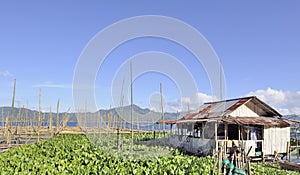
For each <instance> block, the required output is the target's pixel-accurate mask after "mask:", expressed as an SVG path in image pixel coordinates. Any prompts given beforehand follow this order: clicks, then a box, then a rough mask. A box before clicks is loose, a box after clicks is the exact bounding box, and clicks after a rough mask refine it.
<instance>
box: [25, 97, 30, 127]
mask: <svg viewBox="0 0 300 175" xmlns="http://www.w3.org/2000/svg"><path fill="white" fill-rule="evenodd" d="M25 123H26V126H28V125H29V121H28V101H27V102H26V112H25Z"/></svg>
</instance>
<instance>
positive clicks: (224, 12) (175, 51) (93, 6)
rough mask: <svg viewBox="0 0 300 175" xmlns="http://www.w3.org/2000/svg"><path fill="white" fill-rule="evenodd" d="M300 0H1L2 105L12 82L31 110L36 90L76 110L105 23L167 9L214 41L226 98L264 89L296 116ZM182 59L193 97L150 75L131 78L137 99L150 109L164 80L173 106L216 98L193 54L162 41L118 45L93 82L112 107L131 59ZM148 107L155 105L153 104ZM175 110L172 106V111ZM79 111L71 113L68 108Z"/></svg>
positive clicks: (102, 102) (47, 101)
mask: <svg viewBox="0 0 300 175" xmlns="http://www.w3.org/2000/svg"><path fill="white" fill-rule="evenodd" d="M299 8H300V2H298V1H296V0H294V1H293V0H290V1H277V2H274V1H264V2H261V1H251V2H240V1H226V2H217V1H215V2H204V1H163V2H161V1H126V2H123V1H109V2H108V1H106V2H104V1H87V2H86V1H71V0H70V1H43V2H41V1H1V2H0V25H1V27H0V60H1V62H0V99H1V100H0V106H4V105H5V106H7V105H10V104H11V97H12V84H13V79H15V78H16V79H17V91H16V98H17V101H19V103H20V105H21V106H23V105H24V106H26V103H27V102H28V105H29V108H32V109H35V108H36V107H37V104H38V93H39V88H40V87H41V88H42V92H43V97H42V104H43V106H42V108H43V109H44V110H48V108H49V106H50V105H52V106H55V103H56V101H57V99H58V98H60V101H61V107H62V110H66V109H68V108H69V107H73V102H72V81H73V75H74V70H75V68H76V64H77V60H78V58H79V56H80V54H81V52H82V51H83V49H84V48H85V46H86V44H87V43H88V42H89V41H90V40H91V39H92V37H93V36H94V35H96V34H97V33H98V32H99V31H101V30H103V29H104V28H105V27H107V26H109V25H111V24H113V23H115V22H117V21H119V20H122V19H126V18H130V17H134V16H141V15H163V16H168V17H172V18H176V19H178V20H181V21H184V22H185V23H187V24H189V25H191V26H193V27H194V28H196V29H197V30H198V31H199V32H201V33H202V35H203V36H204V37H205V38H206V39H207V40H208V41H209V42H210V44H211V45H212V47H213V48H214V50H215V52H216V53H217V55H218V56H219V58H220V60H221V62H222V65H223V70H224V73H225V77H226V98H235V97H241V96H245V95H258V96H259V97H260V98H262V99H263V100H264V101H266V102H267V103H270V104H271V105H272V106H274V107H275V108H276V109H277V110H279V111H280V112H282V113H300V107H299V105H298V104H300V89H299V87H300V82H299V80H298V79H299V78H298V75H299V74H300V69H299V65H300V59H299V58H300V43H299V41H300V23H299V19H300V11H299ZM152 50H155V51H159V52H164V53H169V54H171V55H173V56H176V57H177V58H178V60H179V61H180V62H182V63H183V64H184V65H185V66H186V67H188V69H189V70H190V72H191V73H192V75H193V76H194V78H195V80H196V83H197V85H198V90H199V93H198V94H197V95H196V96H195V97H181V96H180V94H179V92H178V87H176V83H174V82H173V81H172V80H170V79H169V78H167V77H166V76H164V75H162V74H158V73H147V74H144V75H143V76H140V77H138V78H137V79H136V80H135V83H134V93H135V96H134V101H135V103H136V104H138V105H140V106H142V107H149V101H150V100H149V99H151V95H153V94H155V93H157V92H159V83H160V82H162V83H163V91H164V96H165V100H166V102H167V104H169V108H167V109H169V110H175V108H174V107H176V105H174V106H172V104H174V103H176V102H178V101H180V100H178V99H184V100H185V101H186V102H187V103H191V105H192V104H193V100H197V101H201V102H203V101H207V100H210V99H212V97H211V95H212V94H211V89H210V84H209V80H208V77H207V75H206V73H205V71H204V69H203V66H202V65H201V64H199V63H197V62H195V59H194V58H193V55H192V54H191V53H189V52H188V51H187V50H186V49H184V48H182V47H181V46H180V45H178V44H176V43H172V42H170V41H166V40H163V39H159V38H142V39H136V40H133V41H130V42H127V43H124V44H123V45H121V46H119V47H118V48H117V49H115V50H114V51H113V52H112V53H111V54H110V55H109V56H108V57H107V58H106V60H105V62H104V63H103V65H102V67H101V68H100V70H99V72H98V76H97V79H96V80H95V82H96V83H95V84H96V89H95V94H96V100H97V105H98V106H99V107H100V108H109V106H110V104H111V103H112V101H111V98H110V96H109V95H107V94H109V90H110V87H111V82H112V79H113V77H114V74H115V72H116V71H117V70H118V67H119V66H121V65H122V63H123V62H124V61H126V59H128V58H130V57H132V56H133V55H135V54H138V53H140V52H146V51H152ZM150 107H151V106H150ZM172 107H173V108H172ZM72 110H73V109H72Z"/></svg>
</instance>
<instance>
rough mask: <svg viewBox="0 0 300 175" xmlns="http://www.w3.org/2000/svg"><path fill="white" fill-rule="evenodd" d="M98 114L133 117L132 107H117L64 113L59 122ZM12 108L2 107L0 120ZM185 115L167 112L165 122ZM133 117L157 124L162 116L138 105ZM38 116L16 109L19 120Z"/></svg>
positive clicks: (46, 117) (44, 118)
mask: <svg viewBox="0 0 300 175" xmlns="http://www.w3.org/2000/svg"><path fill="white" fill-rule="evenodd" d="M98 113H100V116H108V115H111V116H114V117H115V116H117V117H119V116H121V117H122V118H123V119H125V120H127V121H129V120H130V116H131V106H125V107H123V108H121V107H117V108H112V109H108V110H103V109H101V110H99V111H97V112H94V113H91V112H87V113H86V114H84V113H66V112H62V113H59V114H58V116H59V120H62V119H63V118H66V117H68V118H69V119H68V121H69V122H77V117H76V114H78V115H79V116H84V115H86V116H96V115H97V114H98ZM11 114H12V108H11V107H0V120H1V121H5V119H6V117H11V116H12V115H11ZM183 114H184V113H179V114H177V113H169V112H165V113H164V120H174V119H176V118H177V115H178V117H181V115H183ZM133 115H134V117H135V119H137V120H138V121H140V122H152V121H153V122H156V121H159V120H161V118H162V115H161V112H155V111H152V110H150V109H148V108H141V107H139V106H137V105H133ZM37 116H38V111H36V110H31V109H27V108H14V118H15V119H17V118H18V117H19V118H21V120H25V118H26V117H27V118H28V120H32V119H33V120H37ZM41 117H42V121H43V122H48V121H49V117H50V113H49V112H41ZM55 120H56V113H55V112H52V121H53V122H55Z"/></svg>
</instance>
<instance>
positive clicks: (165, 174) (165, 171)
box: [0, 135, 298, 175]
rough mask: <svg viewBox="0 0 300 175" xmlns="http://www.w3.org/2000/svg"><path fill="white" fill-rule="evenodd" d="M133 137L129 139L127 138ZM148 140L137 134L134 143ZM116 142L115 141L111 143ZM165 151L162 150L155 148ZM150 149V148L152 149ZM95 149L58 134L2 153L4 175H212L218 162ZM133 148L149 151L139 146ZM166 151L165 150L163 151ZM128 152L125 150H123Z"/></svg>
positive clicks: (256, 168)
mask: <svg viewBox="0 0 300 175" xmlns="http://www.w3.org/2000/svg"><path fill="white" fill-rule="evenodd" d="M124 137H125V138H130V136H128V135H127V136H126V135H125V136H124ZM141 139H144V140H145V139H147V138H145V136H141V135H136V136H135V140H141ZM112 143H113V142H112ZM153 148H155V149H158V150H159V149H162V148H161V147H153ZM153 148H151V149H153ZM107 149H108V148H105V149H103V147H100V148H99V147H96V146H95V145H94V144H92V143H91V142H90V141H89V139H87V137H86V136H85V135H59V136H57V137H54V138H52V139H50V140H47V141H42V142H38V143H33V144H29V145H23V146H19V147H16V148H13V149H11V150H10V151H7V152H4V153H1V154H0V172H1V175H2V174H9V175H10V174H121V175H122V174H142V175H152V174H161V175H169V174H178V175H185V174H192V175H196V174H197V175H198V174H202V175H206V174H210V172H211V169H212V167H213V165H214V162H215V159H213V158H211V157H195V156H189V155H185V154H183V153H181V152H180V151H178V150H176V149H171V154H166V155H164V156H160V157H155V158H152V159H148V160H147V159H145V160H142V159H123V158H121V157H118V156H114V155H111V154H108V153H107V152H106V150H107ZM134 149H142V150H144V149H150V148H146V147H145V146H144V145H136V147H134ZM164 149H165V148H164ZM124 151H125V152H126V150H124ZM252 173H253V174H255V175H263V174H276V175H294V174H298V173H297V172H292V171H283V170H278V169H277V168H276V167H275V168H271V167H266V166H262V165H257V164H252Z"/></svg>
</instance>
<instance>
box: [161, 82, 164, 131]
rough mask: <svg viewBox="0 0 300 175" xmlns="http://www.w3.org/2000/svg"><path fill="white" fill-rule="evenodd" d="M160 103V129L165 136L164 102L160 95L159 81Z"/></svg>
mask: <svg viewBox="0 0 300 175" xmlns="http://www.w3.org/2000/svg"><path fill="white" fill-rule="evenodd" d="M160 104H161V117H162V130H163V135H164V137H165V115H164V104H163V96H162V84H161V83H160Z"/></svg>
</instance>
